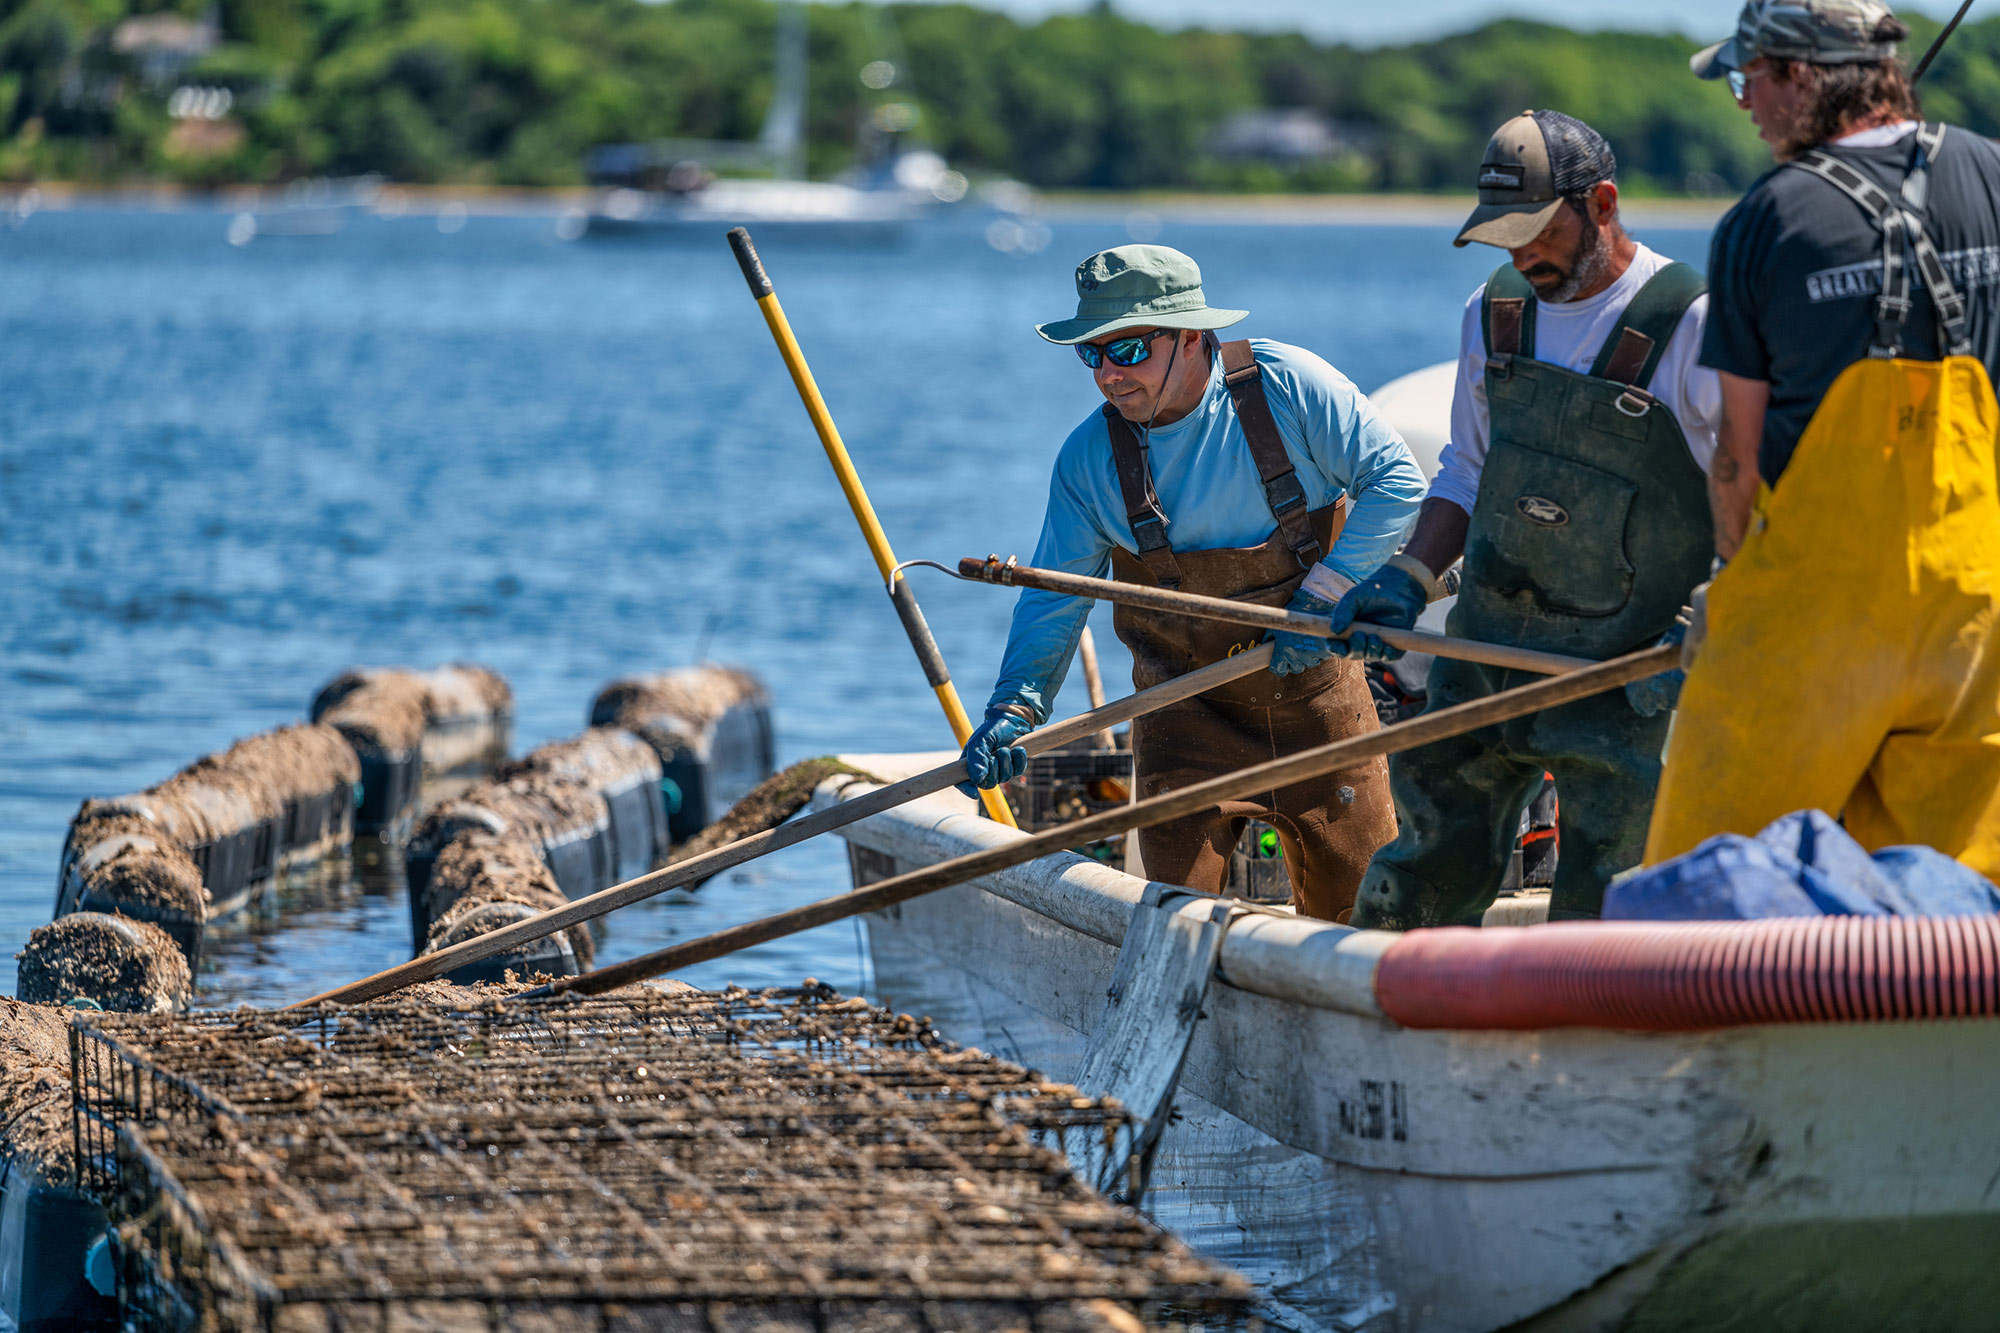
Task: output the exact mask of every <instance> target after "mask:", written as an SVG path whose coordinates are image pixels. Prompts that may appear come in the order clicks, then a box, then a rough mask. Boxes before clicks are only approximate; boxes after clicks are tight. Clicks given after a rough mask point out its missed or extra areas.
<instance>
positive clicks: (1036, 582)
mask: <svg viewBox="0 0 2000 1333" xmlns="http://www.w3.org/2000/svg"><path fill="white" fill-rule="evenodd" d="M946 572H947V573H949V572H950V571H948V570H947V571H946ZM958 576H959V577H960V578H962V579H967V580H969V581H971V582H974V583H992V584H998V585H1000V586H1003V587H1020V588H1041V589H1043V590H1045V591H1047V592H1056V593H1066V594H1068V595H1069V596H1071V597H1091V598H1095V599H1097V600H1099V601H1104V602H1120V603H1123V604H1124V605H1126V606H1142V607H1146V608H1148V609H1150V610H1154V611H1171V612H1174V613H1176V614H1179V615H1184V616H1194V617H1197V618H1198V619H1202V620H1223V621H1228V622H1229V623H1231V624H1235V625H1250V626H1254V627H1256V628H1258V629H1281V630H1289V631H1291V632H1292V633H1294V634H1314V635H1318V636H1319V637H1321V638H1333V637H1335V636H1334V634H1333V631H1332V629H1331V628H1330V627H1329V626H1328V624H1327V622H1326V620H1325V619H1323V618H1322V617H1319V616H1309V615H1305V614H1303V613H1302V612H1298V611H1287V610H1285V609H1284V608H1283V607H1277V606H1257V605H1255V604H1254V603H1251V602H1233V601H1230V600H1229V599H1228V598H1226V597H1203V596H1200V595H1199V594H1196V593H1191V592H1177V591H1175V590H1173V589H1169V588H1148V587H1146V586H1144V585H1143V584H1138V583H1120V582H1117V581H1116V580H1114V579H1093V578H1090V577H1088V576H1086V575H1083V574H1071V573H1067V572H1065V571H1063V570H1060V569H1037V568H1035V567H1034V566H1033V565H1022V564H1016V563H1015V562H1014V561H1012V560H1002V559H1001V558H1000V557H999V556H997V555H989V556H987V557H986V558H985V559H984V560H978V559H975V558H973V557H971V556H967V557H966V558H965V559H963V560H961V561H959V562H958ZM1354 631H1355V632H1361V631H1365V632H1367V633H1369V634H1373V635H1375V636H1376V637H1377V638H1379V639H1381V640H1382V642H1384V643H1386V644H1388V645H1389V646H1390V647H1392V648H1401V649H1402V650H1403V651H1405V652H1412V653H1430V654H1432V655H1433V656H1436V657H1455V658H1458V659H1460V660H1462V661H1466V662H1481V663H1484V664H1485V665H1487V666H1497V667H1510V668H1512V669H1514V670H1517V671H1532V672H1535V673H1536V674H1537V675H1543V676H1558V675H1561V674H1563V673H1564V672H1566V671H1576V670H1579V669H1581V668H1583V667H1587V666H1594V665H1596V664H1595V663H1593V662H1592V661H1591V660H1590V659H1589V658H1587V657H1567V656H1564V655H1563V654H1562V653H1544V652H1537V651H1536V650H1534V649H1532V648H1513V647H1509V646H1508V645H1506V644H1499V643H1481V642H1480V641H1479V640H1477V639H1459V638H1454V637H1452V636H1451V635H1449V634H1432V633H1430V632H1429V631H1427V630H1420V629H1393V628H1391V627H1390V626H1387V625H1371V624H1366V623H1361V624H1357V625H1355V626H1354ZM1342 637H1345V636H1342Z"/></svg>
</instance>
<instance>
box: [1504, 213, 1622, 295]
mask: <svg viewBox="0 0 2000 1333" xmlns="http://www.w3.org/2000/svg"><path fill="white" fill-rule="evenodd" d="M1610 264H1611V251H1610V249H1609V248H1608V247H1606V245H1605V244H1604V233H1603V232H1601V231H1599V230H1598V229H1597V226H1596V224H1595V223H1592V222H1590V221H1589V220H1588V219H1586V220H1585V222H1584V224H1583V234H1582V235H1581V236H1579V237H1577V240H1576V249H1574V250H1572V251H1570V254H1569V263H1568V264H1567V265H1566V266H1565V267H1562V268H1558V267H1556V265H1554V264H1546V263H1545V264H1537V265H1535V266H1534V267H1533V268H1531V269H1529V270H1528V271H1527V272H1526V273H1523V274H1522V275H1521V276H1522V277H1524V278H1526V279H1527V280H1528V285H1529V286H1531V287H1533V288H1534V289H1535V295H1536V296H1538V297H1540V298H1541V299H1542V300H1544V301H1547V302H1548V303H1549V304H1550V305H1561V304H1563V303H1564V302H1566V301H1574V300H1575V299H1576V294H1577V293H1578V292H1580V291H1582V290H1583V289H1584V288H1586V287H1590V286H1594V285H1595V284H1596V283H1597V282H1598V280H1599V279H1601V278H1603V276H1604V271H1605V269H1606V268H1608V267H1609V266H1610Z"/></svg>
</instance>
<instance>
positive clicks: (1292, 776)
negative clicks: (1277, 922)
mask: <svg viewBox="0 0 2000 1333" xmlns="http://www.w3.org/2000/svg"><path fill="white" fill-rule="evenodd" d="M1679 662H1680V646H1679V645H1678V644H1662V645H1659V646H1656V647H1652V648H1647V649H1644V650H1642V651H1640V652H1636V653H1630V654H1627V655H1626V656H1624V657H1614V658H1612V659H1611V660H1610V661H1608V662H1598V663H1593V664H1591V665H1590V666H1588V667H1585V668H1583V669H1582V670H1579V671H1572V672H1569V673H1567V674H1565V675H1561V676H1556V677H1553V678H1551V679H1549V680H1540V681H1536V682H1534V683H1533V684H1530V685H1523V686H1520V687H1518V688H1516V689H1511V690H1503V691H1501V692H1500V693H1498V694H1493V695H1488V696H1487V697H1486V698H1484V699H1475V700H1473V701H1472V702H1470V703H1463V704H1459V705H1457V706H1456V707H1453V708H1443V709H1439V710H1438V711H1437V712H1435V713H1425V714H1422V715H1421V716H1418V717H1413V718H1411V719H1410V720H1409V721H1407V722H1398V723H1396V724H1395V725H1393V726H1388V727H1383V728H1382V729H1381V730H1380V731H1375V732H1371V733H1369V734H1368V735H1365V736H1356V737H1353V738H1351V739H1348V740H1341V741H1334V742H1332V743H1331V744H1328V745H1322V746H1318V747H1316V748H1314V749H1311V750H1302V751H1300V752H1299V753H1298V754H1294V755H1287V756H1286V757H1285V758H1282V759H1274V760H1271V761H1270V762H1269V763H1263V764H1258V765H1257V766H1256V767H1255V768H1246V769H1241V770H1239V771H1237V772H1234V773H1225V774H1223V775H1222V776H1221V777H1218V778H1210V779H1209V780H1207V781H1206V782H1197V783H1195V784H1193V785H1192V786H1187V787H1182V788H1180V789H1178V790H1176V791H1170V792H1166V793H1164V794H1162V795H1159V796H1155V797H1153V798H1151V799H1150V800H1144V801H1140V802H1137V803H1136V804H1133V805H1124V806H1119V807H1118V808H1116V809H1113V810H1105V811H1102V812H1100V813H1098V814H1094V815H1090V816H1088V817H1086V818H1083V819H1079V820H1077V821H1075V822H1074V823H1070V824H1065V825H1063V826H1062V827H1061V828H1053V829H1049V830H1047V831H1045V832H1042V833H1035V834H1030V835H1028V836H1026V837H1023V838H1022V839H1020V841H1018V842H1011V843H1008V844H1007V845H1006V846H1004V847H995V848H991V849H989V850H987V851H983V852H974V853H972V854H970V855H968V856H960V857H955V858H953V859H952V860H949V861H941V862H939V863H938V864H936V865H934V866H926V867H925V868H923V869H922V870H913V871H911V872H910V873H909V874H906V875H897V876H895V877H894V878H892V879H885V880H882V881H880V882H879V883H875V884H871V885H869V886H868V887H867V888H863V889H856V890H854V891H853V892H852V893H843V894H841V895H839V896H838V897H834V898H822V899H821V900H820V901H818V902H816V903H808V904H806V905H805V906H803V907H795V908H793V909H792V910H790V911H788V912H780V913H778V914H777V915H775V916H768V917H765V918H764V919H763V920H761V921H752V922H748V923H746V924H744V925H741V926H731V927H730V928H729V929H727V930H721V931H717V932H716V933H715V934H713V935H705V936H703V937H702V938H700V939H695V940H688V941H687V942H685V943H682V944H675V945H671V946H669V947H668V948H665V949H660V950H656V951H655V952H653V953H649V954H645V955H642V956H641V957H638V958H633V959H628V960H627V961H625V962H622V963H613V964H612V965H611V966H609V967H600V968H598V969H597V970H596V971H593V972H586V973H584V974H583V975H582V976H577V977H565V978H563V979H562V980H560V981H555V982H551V983H549V984H548V985H546V986H542V987H538V988H536V989H535V990H534V991H530V992H527V994H530V995H560V994H564V993H579V994H585V995H593V994H597V993H599V992H602V991H607V990H615V989H617V988H618V987H620V986H627V985H631V984H632V983H634V982H638V981H644V980H646V979H647V978H649V977H656V976H660V975H662V974H664V973H668V972H673V971H677V970H679V969H681V968H685V967H691V966H693V965H694V964H696V963H705V962H708V961H709V960H711V959H715V958H720V957H722V956H723V955H724V954H730V953H734V952H736V951H737V950H739V949H747V948H749V947H751V946H752V945H756V944H767V943H769V942H770V941H772V940H775V939H782V938H783V937H785V936H787V935H795V934H797V933H798V932H800V931H802V930H811V929H813V928H814V927H815V926H824V925H826V924H828V923H829V922H834V921H839V920H842V919H843V918H846V917H851V916H859V915H861V914H862V913H864V912H879V911H881V910H882V909H883V908H885V907H893V906H895V905H896V904H897V903H904V902H908V901H909V900H910V899H912V898H920V897H922V896H923V895H924V894H927V893H935V892H936V891H937V890H939V889H946V888H950V887H951V886H952V885H954V884H963V883H965V882H966V881H967V880H971V879H978V878H979V877H980V876H982V875H990V874H993V873H994V872H995V871H999V870H1005V869H1007V868H1008V867H1010V866H1017V865H1021V864H1023V863H1024V862H1028V861H1032V860H1034V859H1035V858H1037V857H1041V856H1047V855H1049V854H1050V853H1052V852H1059V851H1063V850H1065V849H1066V848H1070V847H1075V846H1078V845H1080V844H1082V843H1086V842H1090V841H1093V840H1095V839H1097V838H1105V837H1109V836H1111V835H1112V834H1114V833H1120V832H1123V831H1124V830H1126V829H1131V828H1149V827H1151V826H1152V825H1154V824H1160V823H1164V822H1166V821H1167V820H1170V819H1179V818H1182V817H1183V816H1186V815H1191V814H1194V813H1195V812H1197V811H1199V810H1205V809H1207V808H1208V807H1210V806H1212V805H1215V804H1216V803H1218V802H1221V801H1227V800H1232V799H1235V798H1238V797H1241V796H1243V795H1245V794H1247V793H1250V792H1260V791H1273V790H1276V789H1277V788H1281V787H1289V786H1291V785H1292V784H1294V783H1298V782H1308V781H1311V780H1312V779H1314V778H1320V777H1325V776H1326V775H1327V774H1329V773H1333V772H1336V771H1338V770H1340V769H1343V768H1346V767H1348V766H1349V765H1352V764H1357V763H1360V762H1361V761H1362V760H1364V759H1372V758H1374V757H1375V756H1377V755H1385V754H1395V753H1397V752H1398V751H1401V750H1409V749H1414V748H1415V747H1417V746H1419V745H1428V744H1430V743H1431V742H1433V741H1441V740H1445V739H1448V738H1449V737H1452V736H1462V735H1464V734H1465V733H1466V732H1468V731H1477V730H1479V729H1480V728H1481V727H1490V726H1492V725H1494V724H1495V723H1499V722H1505V721H1507V720H1508V719H1509V718H1516V717H1522V716H1525V715H1527V714H1529V713H1538V712H1541V711H1542V710H1544V709H1548V708H1554V707H1557V706H1558V705H1560V704H1566V703H1570V702H1572V701H1574V700H1577V699H1582V698H1585V697H1586V696H1588V695H1593V694H1602V693H1603V692H1605V691H1606V690H1613V689H1617V688H1618V687H1619V686H1621V685H1624V684H1626V683H1628V682H1630V681H1635V680H1643V679H1645V678H1646V677H1647V676H1656V675H1658V674H1660V673H1661V672H1662V671H1670V670H1672V669H1673V668H1674V667H1675V666H1677V665H1678V664H1679ZM862 799H863V800H866V799H868V798H867V797H863V798H862Z"/></svg>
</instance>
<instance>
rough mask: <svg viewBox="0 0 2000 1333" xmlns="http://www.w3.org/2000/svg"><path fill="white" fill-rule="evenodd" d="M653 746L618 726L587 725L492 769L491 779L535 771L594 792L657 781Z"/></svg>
mask: <svg viewBox="0 0 2000 1333" xmlns="http://www.w3.org/2000/svg"><path fill="white" fill-rule="evenodd" d="M660 771H661V770H660V757H659V755H658V754H657V753H655V751H654V750H653V747H652V746H650V745H648V744H646V743H645V742H644V741H642V740H640V739H639V738H638V737H637V736H635V735H633V734H632V733H631V732H629V731H627V730H625V729H624V728H622V727H591V728H590V729H589V730H587V731H585V732H583V733H582V734H581V735H579V736H573V737H571V738H570V739H568V740H562V741H550V742H549V743H548V744H547V745H540V746H537V747H535V748H534V749H533V750H530V751H529V752H528V753H527V754H525V755H523V756H522V757H521V758H519V759H512V760H509V761H508V762H506V763H504V764H501V765H500V766H499V767H498V768H496V769H494V770H493V780H494V781H495V782H511V781H512V780H513V779H515V778H517V777H523V776H526V775H529V774H538V775H541V776H543V777H548V778H553V779H555V780H557V781H559V782H572V783H576V784H578V785H580V786H585V787H594V788H596V789H597V790H598V791H605V790H613V789H620V788H624V787H629V786H631V785H633V784H634V783H638V782H658V781H659V780H660Z"/></svg>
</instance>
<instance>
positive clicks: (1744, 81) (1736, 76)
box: [1729, 65, 1771, 102]
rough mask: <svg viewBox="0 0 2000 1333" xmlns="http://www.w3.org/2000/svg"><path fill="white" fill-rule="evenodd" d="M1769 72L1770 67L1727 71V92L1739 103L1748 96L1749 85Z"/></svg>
mask: <svg viewBox="0 0 2000 1333" xmlns="http://www.w3.org/2000/svg"><path fill="white" fill-rule="evenodd" d="M1770 72H1771V69H1770V66H1768V65H1767V66H1765V67H1764V68H1763V69H1732V70H1730V71H1729V91H1730V93H1731V94H1732V95H1734V97H1735V98H1736V100H1737V101H1739V102H1741V101H1744V100H1745V99H1747V98H1748V97H1749V96H1750V85H1751V84H1752V83H1755V82H1756V81H1757V80H1758V79H1761V78H1763V77H1764V76H1765V75H1766V74H1769V73H1770Z"/></svg>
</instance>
